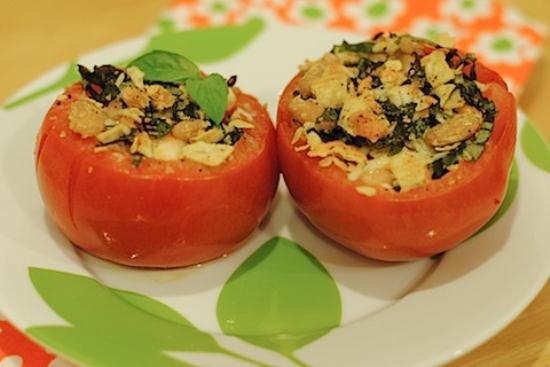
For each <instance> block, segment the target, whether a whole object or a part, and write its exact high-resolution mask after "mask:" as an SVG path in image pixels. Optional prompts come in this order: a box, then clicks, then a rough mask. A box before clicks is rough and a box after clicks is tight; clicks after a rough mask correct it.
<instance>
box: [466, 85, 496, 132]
mask: <svg viewBox="0 0 550 367" xmlns="http://www.w3.org/2000/svg"><path fill="white" fill-rule="evenodd" d="M458 87H459V89H460V93H461V95H462V98H464V100H465V101H466V103H468V104H469V105H470V106H473V107H475V108H477V109H478V110H480V111H481V113H482V114H483V119H484V120H485V121H487V122H493V121H494V120H495V115H496V107H495V103H494V102H493V101H491V100H489V99H487V98H485V97H483V95H481V91H480V90H479V88H478V87H477V85H476V83H475V81H472V80H468V79H464V82H463V83H460V84H458Z"/></svg>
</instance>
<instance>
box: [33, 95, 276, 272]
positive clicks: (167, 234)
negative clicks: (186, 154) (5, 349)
mask: <svg viewBox="0 0 550 367" xmlns="http://www.w3.org/2000/svg"><path fill="white" fill-rule="evenodd" d="M83 93H84V92H83V90H82V87H81V86H80V85H79V84H75V85H73V86H72V87H71V88H69V89H68V91H67V94H68V95H71V99H68V100H65V101H61V102H56V103H55V104H54V105H53V106H52V107H51V109H50V110H49V112H48V113H47V115H46V117H45V119H44V122H43V124H42V127H41V130H40V132H39V135H38V140H37V141H38V145H37V149H36V174H37V179H38V184H39V187H40V192H41V194H42V198H43V201H44V204H45V206H46V208H47V210H48V213H49V214H50V216H51V217H52V218H53V220H54V221H55V223H56V224H57V225H58V227H59V228H60V229H61V231H62V232H63V233H64V234H65V235H66V236H67V237H68V238H69V240H71V242H73V244H75V245H76V246H78V247H80V248H82V249H84V250H86V251H87V252H89V253H91V254H93V255H95V256H98V257H101V258H104V259H107V260H111V261H113V262H117V263H121V264H125V265H130V266H141V267H179V266H187V265H191V264H196V263H200V262H203V261H207V260H210V259H213V258H216V257H219V256H222V255H224V254H226V253H228V252H230V251H232V250H234V249H235V248H237V247H238V246H239V245H240V244H241V243H243V241H244V240H245V239H246V238H247V236H248V235H249V234H250V233H251V232H252V231H253V230H254V229H255V228H256V227H257V225H258V224H259V222H260V221H261V220H262V218H263V217H264V215H265V214H266V213H267V210H268V208H269V205H270V203H271V200H272V198H273V196H274V194H275V191H276V187H277V181H278V165H277V155H276V153H277V152H276V134H275V129H274V127H273V123H272V122H271V120H270V118H269V115H268V114H267V111H266V110H265V109H264V108H263V107H262V106H261V105H260V104H259V102H258V101H257V100H256V99H255V98H253V97H251V96H249V95H246V94H244V93H239V94H238V96H237V104H238V105H239V106H248V107H247V108H248V109H249V110H252V111H254V113H255V114H256V119H255V124H256V127H255V128H253V129H249V130H247V131H246V132H245V134H244V135H243V137H242V138H241V139H240V140H239V142H237V144H236V145H235V150H234V152H233V154H232V156H231V158H230V159H229V160H228V161H226V162H225V163H224V164H222V165H221V166H218V167H212V168H211V167H207V166H203V165H201V164H198V163H194V162H191V161H178V162H159V161H155V160H152V159H144V160H143V161H142V163H141V164H140V165H139V167H137V168H136V167H134V166H133V165H132V163H131V159H130V157H129V156H128V155H122V154H119V153H113V152H94V148H95V138H85V139H83V138H82V137H81V136H80V135H78V134H76V133H74V132H72V131H71V130H69V128H68V113H69V111H70V105H71V103H72V101H74V100H75V99H76V98H77V97H78V96H80V95H83Z"/></svg>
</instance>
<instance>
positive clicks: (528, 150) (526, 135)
mask: <svg viewBox="0 0 550 367" xmlns="http://www.w3.org/2000/svg"><path fill="white" fill-rule="evenodd" d="M521 148H522V149H523V153H525V156H526V157H527V158H528V159H529V160H530V161H531V163H533V164H534V165H535V166H537V167H538V168H540V169H541V170H543V171H545V172H548V173H550V144H549V143H548V142H547V141H546V140H545V139H544V137H543V136H542V135H541V134H540V133H539V132H538V131H537V129H536V127H535V126H534V125H533V123H532V122H531V121H529V120H527V121H525V124H524V125H523V128H522V129H521Z"/></svg>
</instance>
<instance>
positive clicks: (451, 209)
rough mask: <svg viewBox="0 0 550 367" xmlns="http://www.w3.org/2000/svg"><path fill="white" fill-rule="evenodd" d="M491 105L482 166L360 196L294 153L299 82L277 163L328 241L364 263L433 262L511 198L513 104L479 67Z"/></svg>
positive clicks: (281, 114) (284, 103)
mask: <svg viewBox="0 0 550 367" xmlns="http://www.w3.org/2000/svg"><path fill="white" fill-rule="evenodd" d="M477 75H478V78H479V80H480V81H481V82H483V83H487V84H488V89H487V91H486V92H484V96H485V97H486V98H489V99H491V100H492V101H494V102H495V104H496V109H497V115H496V118H495V122H494V127H493V133H492V135H491V137H490V139H489V141H488V142H487V144H486V148H485V151H484V153H483V154H482V155H481V157H480V158H479V159H478V160H477V161H471V162H463V163H461V164H460V165H459V166H458V169H456V170H454V171H451V172H449V173H447V174H446V175H445V176H443V177H442V178H440V179H438V180H432V181H430V182H429V183H428V184H426V185H424V186H422V187H418V188H416V189H413V190H410V191H407V192H400V193H396V192H393V191H392V192H388V191H383V190H379V192H378V193H377V194H376V195H375V196H372V197H367V196H364V195H361V194H359V193H358V192H357V191H356V190H355V186H356V184H355V183H353V182H351V181H349V180H347V178H346V173H345V172H344V171H342V170H341V169H339V168H337V167H335V166H331V167H328V168H321V167H319V165H318V163H319V158H310V157H308V156H307V155H306V152H296V151H295V149H294V147H293V146H292V144H291V139H292V137H293V135H294V132H295V130H296V128H297V127H298V125H297V124H296V123H295V122H293V121H292V117H291V114H290V112H289V111H288V103H289V101H290V99H291V98H292V92H293V91H294V90H295V87H296V85H297V82H298V81H299V80H300V78H301V75H300V74H298V75H297V76H296V77H295V78H294V79H293V80H292V81H291V82H290V83H289V84H288V86H287V87H286V89H285V90H284V92H283V94H282V96H281V98H280V101H279V107H278V114H277V143H278V149H279V162H280V165H281V170H282V173H283V176H284V179H285V182H286V184H287V186H288V188H289V190H290V193H291V194H292V196H293V198H294V199H295V201H296V204H297V206H298V207H299V209H300V210H301V211H302V212H303V213H304V214H305V215H306V217H307V218H308V219H309V220H310V221H311V222H312V223H313V224H314V225H315V226H316V227H317V228H318V229H319V230H321V231H322V232H323V233H325V234H326V235H327V236H329V237H331V238H332V239H334V240H335V241H337V242H339V243H340V244H342V245H344V246H346V247H348V248H350V249H352V250H353V251H356V252H358V253H360V254H362V255H365V256H368V257H371V258H375V259H381V260H388V261H401V260H411V259H416V258H421V257H427V256H431V255H434V254H437V253H440V252H443V251H446V250H449V249H450V248H452V247H454V246H456V245H458V244H459V243H460V242H462V241H464V240H465V239H467V238H468V237H469V236H471V235H472V234H473V233H475V231H476V230H477V229H479V228H480V227H481V226H483V224H484V223H486V222H487V221H488V220H489V219H490V218H491V216H492V215H493V214H494V213H495V212H496V210H497V209H498V207H499V206H500V203H501V202H502V199H503V196H504V194H505V190H506V184H507V179H508V172H509V168H510V164H511V162H512V158H513V152H514V146H515V139H516V109H515V101H514V97H513V96H512V95H511V94H510V93H509V92H508V91H507V89H506V85H505V84H504V82H503V81H502V78H500V76H498V74H496V73H495V72H493V71H491V70H489V69H487V68H485V67H483V66H482V65H479V64H478V66H477Z"/></svg>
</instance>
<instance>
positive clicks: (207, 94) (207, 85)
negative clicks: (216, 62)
mask: <svg viewBox="0 0 550 367" xmlns="http://www.w3.org/2000/svg"><path fill="white" fill-rule="evenodd" d="M185 85H186V87H187V92H188V93H189V95H190V96H191V98H193V100H194V101H195V102H197V104H198V105H199V106H200V107H201V108H202V109H203V110H204V112H206V115H208V117H210V118H211V119H212V121H214V123H215V124H216V125H219V124H220V123H221V122H222V119H223V116H224V114H225V109H226V107H227V94H228V93H229V90H228V89H227V84H226V82H225V79H224V78H223V77H222V76H221V75H220V74H210V75H208V76H207V77H206V78H192V79H188V80H187V81H186V83H185Z"/></svg>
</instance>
